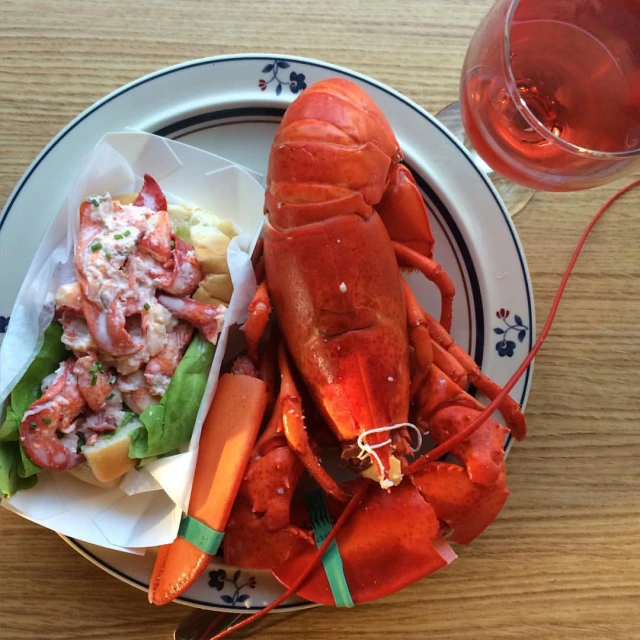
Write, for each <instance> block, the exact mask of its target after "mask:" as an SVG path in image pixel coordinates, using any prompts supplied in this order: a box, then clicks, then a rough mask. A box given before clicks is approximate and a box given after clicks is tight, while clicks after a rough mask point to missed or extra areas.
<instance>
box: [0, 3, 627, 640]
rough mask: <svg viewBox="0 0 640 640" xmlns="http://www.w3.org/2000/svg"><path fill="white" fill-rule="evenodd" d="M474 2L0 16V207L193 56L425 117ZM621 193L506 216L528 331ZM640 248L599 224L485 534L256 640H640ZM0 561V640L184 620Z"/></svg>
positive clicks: (620, 207) (75, 576) (124, 631)
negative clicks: (56, 144)
mask: <svg viewBox="0 0 640 640" xmlns="http://www.w3.org/2000/svg"><path fill="white" fill-rule="evenodd" d="M490 4H491V3H490V1H489V0H475V1H473V2H472V1H470V0H403V1H402V2H401V1H400V0H385V1H382V0H372V1H370V2H344V0H342V1H334V0H325V1H324V2H311V1H309V2H306V1H304V2H303V1H302V0H298V1H297V2H295V3H289V2H283V1H281V0H280V1H274V0H262V1H261V2H257V1H254V2H246V1H245V0H234V2H222V1H218V0H216V1H209V2H205V1H202V2H197V1H194V0H192V1H189V0H171V1H169V0H158V1H154V0H138V2H135V3H134V2H130V1H127V0H110V1H109V2H99V1H91V0H59V1H58V2H56V3H55V6H54V3H50V2H46V1H45V0H41V1H37V0H3V2H2V3H1V6H0V78H1V80H2V86H1V88H0V95H1V96H2V98H1V100H0V114H1V115H2V118H1V123H2V124H1V125H0V149H2V175H1V176H0V201H3V202H4V201H5V200H6V198H7V197H8V195H9V193H10V191H11V190H12V188H13V186H14V185H15V183H16V181H17V180H18V179H19V178H20V176H21V174H22V173H23V171H24V170H25V169H26V167H27V166H28V165H29V163H30V162H31V161H32V159H33V158H34V157H35V156H36V154H37V153H38V152H39V151H40V149H41V148H42V147H43V146H44V145H45V144H46V143H47V142H48V141H49V140H50V138H51V137H52V136H54V135H55V134H56V133H57V132H58V131H59V129H60V128H62V127H63V126H64V125H65V124H66V123H67V122H68V121H69V120H71V119H72V118H73V117H74V116H75V115H77V114H78V113H79V112H80V111H82V110H83V109H85V108H86V107H88V106H89V105H91V104H92V103H93V102H94V101H95V100H97V99H99V98H100V97H102V96H103V95H105V94H106V93H108V92H110V91H112V90H114V89H116V88H118V87H119V86H121V85H122V84H124V83H126V82H129V81H131V80H133V79H135V78H137V77H139V76H141V75H143V74H146V73H149V72H151V71H154V70H156V69H159V68H161V67H164V66H167V65H171V64H174V63H177V62H181V61H184V60H188V59H191V58H198V57H202V56H208V55H215V54H225V53H227V54H228V53H234V52H243V51H270V52H271V51H276V52H282V53H284V54H291V55H293V54H296V55H303V56H309V57H314V58H319V59H323V60H327V61H330V62H334V63H338V64H340V65H343V66H346V67H350V68H352V69H355V70H357V71H360V72H362V73H365V74H368V75H371V76H373V77H375V78H377V79H378V80H381V81H382V82H385V83H387V84H389V85H391V86H392V87H394V88H395V89H397V90H398V91H400V92H402V93H404V94H405V95H407V96H409V97H410V98H412V99H413V100H415V101H416V102H417V103H419V104H421V105H422V106H423V107H424V108H426V109H427V110H429V111H431V112H433V113H435V112H437V111H438V110H439V109H440V108H442V107H443V106H445V105H446V104H448V103H450V102H452V101H453V100H455V99H456V94H457V88H458V79H459V70H460V67H461V64H462V60H463V56H464V53H465V48H466V46H467V43H468V42H469V39H470V37H471V35H472V33H473V30H474V28H475V27H476V25H477V24H478V23H479V21H480V19H481V17H482V15H483V14H484V12H485V11H486V9H487V8H488V7H489V5H490ZM310 42H312V43H313V44H309V43H310ZM629 180H630V179H627V180H626V181H629ZM624 183H625V180H621V181H618V182H616V183H614V184H612V185H610V186H607V187H603V188H600V189H595V190H592V191H587V192H582V193H575V194H544V193H539V194H537V195H536V197H535V199H534V200H533V201H532V203H531V204H530V205H529V206H528V208H527V209H526V212H525V213H524V214H522V215H521V216H519V217H518V218H516V225H517V228H518V232H519V234H520V237H521V239H522V242H523V244H524V248H525V251H526V255H527V259H528V262H529V267H530V270H531V275H532V279H533V284H534V289H535V299H536V311H537V316H538V323H539V326H538V330H539V328H540V326H541V322H542V321H543V320H544V318H545V317H546V314H547V311H548V309H549V306H550V302H551V299H552V296H553V294H554V293H555V290H556V287H557V285H558V282H559V280H560V276H561V272H562V270H563V269H564V267H565V265H566V263H567V261H568V258H569V256H570V253H571V251H572V250H573V248H574V246H575V244H576V241H577V239H578V237H579V235H580V233H581V232H582V230H583V229H584V227H585V225H586V223H587V221H588V220H589V219H590V217H591V215H592V214H593V213H594V212H595V210H596V209H597V207H598V206H599V205H600V204H601V203H603V202H604V201H605V199H606V198H607V197H608V196H609V195H610V194H612V193H614V192H615V191H616V190H617V189H619V188H620V187H621V186H622V185H623V184H624ZM43 195H45V194H43ZM45 200H46V197H45ZM639 240H640V189H638V190H636V191H635V192H633V193H631V194H629V195H628V196H627V197H626V198H625V199H624V200H623V201H620V202H619V203H618V204H616V206H615V207H614V208H613V209H612V210H611V211H610V212H609V213H608V214H607V216H606V217H605V218H604V219H603V221H602V223H601V224H600V225H599V226H598V228H597V230H596V231H595V233H594V234H593V235H592V237H591V239H590V242H589V246H588V247H587V248H586V249H585V251H584V254H583V257H582V258H581V260H580V262H579V263H578V266H577V268H576V271H575V276H574V277H573V280H572V281H571V283H570V284H569V287H568V290H567V295H566V297H565V299H564V301H563V303H562V307H561V310H560V314H559V317H558V319H557V322H556V324H555V326H554V328H553V330H552V333H551V335H550V337H549V338H548V341H547V343H546V345H545V347H544V349H543V351H542V352H541V354H540V355H539V356H538V358H537V361H536V367H535V374H534V377H533V388H532V391H531V396H530V400H529V405H528V407H527V416H528V425H529V436H528V438H527V440H526V441H525V442H523V443H520V444H518V445H517V446H516V447H515V448H514V449H513V451H512V453H511V455H510V457H509V486H510V489H511V492H512V495H511V498H510V499H509V501H508V502H507V505H506V507H505V508H504V510H503V511H502V513H501V514H500V517H499V518H498V520H497V521H496V522H495V523H494V524H493V525H492V526H491V527H490V528H489V530H488V531H487V532H486V533H485V534H484V535H483V536H482V537H481V538H479V539H478V540H476V541H475V542H474V544H473V545H472V546H471V547H469V548H466V549H462V550H461V551H460V558H459V560H458V561H457V562H456V563H454V564H453V565H452V566H451V567H449V568H448V569H447V570H445V571H443V572H441V573H439V574H438V575H435V576H433V577H431V578H429V579H427V580H425V581H423V582H421V583H419V584H414V585H413V586H411V587H409V588H407V589H406V590H404V591H403V592H402V593H398V594H396V595H393V596H390V597H387V598H386V599H384V600H382V601H379V602H376V603H373V604H371V605H364V606H360V607H357V608H356V609H355V610H352V611H344V610H340V611H336V610H329V609H326V608H320V609H316V610H312V611H309V612H305V613H302V614H298V615H292V616H287V617H280V616H278V617H274V616H272V617H271V618H270V619H269V621H268V623H266V624H262V625H261V626H260V627H259V628H258V629H257V630H256V631H254V632H253V634H254V635H255V636H256V637H257V636H259V637H261V638H265V639H267V638H278V639H282V638H300V637H305V638H313V639H317V640H322V639H327V640H328V639H332V640H333V639H335V638H346V637H358V638H360V639H361V640H373V639H374V638H375V639H378V638H385V637H395V638H400V639H403V640H407V639H411V638H416V639H417V638H443V639H444V638H455V639H456V640H461V639H462V638H469V639H474V640H477V639H480V640H483V639H486V640H489V639H494V638H527V639H532V640H541V639H547V638H558V639H569V638H571V639H583V638H584V639H587V638H594V639H596V638H597V639H599V640H600V639H602V638H609V639H614V638H615V639H620V640H622V639H624V640H631V639H633V638H640V499H639V498H638V495H639V494H638V489H639V487H638V480H639V479H640V473H639V472H638V469H639V468H640V467H639V466H638V465H639V462H638V461H639V459H640V429H639V428H638V427H639V425H638V416H639V415H640V394H639V393H638V389H637V377H638V375H639V374H640V367H639V366H638V361H639V360H640V288H639V285H638V281H639V280H638V279H639V278H640V253H639V252H638V242H639ZM0 545H1V551H0V585H1V587H0V593H1V595H0V636H2V637H3V638H7V640H14V639H15V640H18V639H20V638H24V639H27V638H28V639H30V640H32V639H36V638H51V639H54V638H55V639H73V638H75V639H83V640H85V639H87V638H92V639H95V638H103V639H105V640H107V639H108V640H130V639H133V638H154V639H156V638H158V639H159V638H171V637H173V636H172V630H173V628H174V625H175V624H176V622H177V621H178V620H179V619H180V618H181V616H183V615H185V613H187V612H188V609H185V608H183V607H181V606H179V605H171V606H167V607H164V608H153V607H151V606H150V605H148V604H147V602H146V597H145V594H143V593H141V592H139V591H137V590H135V589H133V588H131V587H128V586H126V585H125V584H123V583H121V582H118V581H117V580H115V579H114V578H112V577H110V576H109V575H107V574H106V573H104V572H102V571H101V570H100V569H98V568H97V567H95V566H93V565H91V564H89V563H88V562H87V561H85V560H84V559H83V558H81V557H80V556H79V555H77V554H76V553H75V552H74V551H72V550H71V549H70V548H69V547H68V546H67V545H66V544H65V543H64V542H63V541H62V540H60V539H59V538H58V537H57V536H55V535H54V534H52V533H51V532H50V531H48V530H46V529H43V528H40V527H37V526H35V525H32V524H30V523H29V522H27V521H25V520H22V519H21V518H19V517H17V516H15V515H13V514H11V513H9V512H6V511H4V510H0ZM248 636H249V633H247V635H242V636H241V637H248ZM239 637H240V636H239Z"/></svg>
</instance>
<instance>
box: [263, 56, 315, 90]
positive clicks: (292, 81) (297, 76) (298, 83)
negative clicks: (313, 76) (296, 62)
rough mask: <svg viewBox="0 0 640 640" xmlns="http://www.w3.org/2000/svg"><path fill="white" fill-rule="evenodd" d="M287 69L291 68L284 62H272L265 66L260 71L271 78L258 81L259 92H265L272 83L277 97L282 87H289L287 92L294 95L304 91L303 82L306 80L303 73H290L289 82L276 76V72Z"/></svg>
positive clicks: (304, 84)
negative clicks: (268, 74)
mask: <svg viewBox="0 0 640 640" xmlns="http://www.w3.org/2000/svg"><path fill="white" fill-rule="evenodd" d="M289 67H291V64H290V63H289V62H286V61H285V60H274V61H273V62H270V63H269V64H268V65H265V67H263V69H262V73H270V74H271V77H270V78H268V79H265V78H260V79H259V80H258V86H259V87H260V90H261V91H266V89H267V87H268V86H269V85H270V84H271V83H272V82H275V85H274V86H275V88H276V95H277V96H279V95H280V94H281V93H282V87H289V91H291V93H294V94H295V93H299V92H300V91H302V90H303V89H306V88H307V83H306V82H305V80H306V78H305V75H304V73H296V72H295V71H292V72H291V73H290V74H289V80H285V79H283V78H281V77H280V76H279V75H278V71H280V70H283V69H288V68H289Z"/></svg>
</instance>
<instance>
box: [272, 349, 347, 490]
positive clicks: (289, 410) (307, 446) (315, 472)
mask: <svg viewBox="0 0 640 640" xmlns="http://www.w3.org/2000/svg"><path fill="white" fill-rule="evenodd" d="M278 364H279V366H280V376H281V378H282V379H281V383H280V396H279V398H278V404H279V405H280V407H281V416H282V425H283V428H284V433H285V436H286V438H287V442H288V443H289V445H290V446H291V448H292V449H293V450H294V451H295V453H296V455H297V456H298V458H299V459H300V462H302V464H303V465H304V466H305V467H306V468H307V471H309V473H310V474H311V475H312V476H313V478H314V479H315V480H316V482H317V483H318V484H319V485H320V486H321V487H322V488H323V489H324V491H325V492H326V493H328V494H329V495H331V496H333V497H334V498H336V500H339V501H340V502H347V500H348V499H349V496H348V495H347V494H346V493H345V492H344V491H343V490H342V489H341V488H340V487H339V486H338V483H337V482H336V481H335V480H334V479H333V478H332V477H331V476H330V475H329V474H328V473H327V471H326V470H325V468H324V467H323V466H322V464H321V463H320V461H319V460H318V458H317V456H316V454H315V453H314V451H313V448H312V444H311V440H310V438H309V434H308V433H307V429H306V427H305V424H304V415H303V413H302V400H301V398H300V394H299V392H298V389H297V388H296V383H295V381H294V379H293V376H292V374H291V368H290V367H289V362H288V358H287V352H286V348H285V346H284V342H281V343H280V345H279V347H278Z"/></svg>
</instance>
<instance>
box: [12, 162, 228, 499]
mask: <svg viewBox="0 0 640 640" xmlns="http://www.w3.org/2000/svg"><path fill="white" fill-rule="evenodd" d="M79 213H80V224H79V231H78V239H77V243H76V245H75V252H74V256H73V260H74V263H73V271H74V275H75V280H74V281H73V282H68V283H66V284H63V285H62V286H60V288H59V289H58V291H57V294H56V296H55V315H54V320H53V322H52V323H51V324H50V325H49V327H48V328H47V329H46V331H45V334H44V341H43V344H42V347H41V349H40V351H39V353H38V355H37V356H36V358H35V360H34V361H33V362H32V363H31V365H30V366H29V368H28V369H27V371H26V373H25V374H24V375H23V377H22V379H21V380H20V381H19V382H18V384H17V385H16V386H15V387H14V389H13V390H12V392H11V396H10V403H9V404H8V407H7V414H6V419H5V421H4V423H3V424H2V426H1V427H0V442H4V443H12V444H13V447H12V448H11V450H9V449H8V448H7V447H6V446H5V447H2V452H3V455H2V456H1V457H0V487H1V488H2V492H3V493H4V494H5V495H11V494H12V493H15V492H16V491H18V490H20V489H25V488H29V487H31V486H33V485H34V484H35V482H36V479H37V473H38V472H39V471H40V470H41V469H47V470H50V471H72V473H74V475H77V476H78V477H80V478H81V479H85V480H87V481H89V482H93V483H111V484H112V485H113V484H114V483H116V482H117V481H118V480H119V478H120V477H121V476H122V475H123V474H124V473H126V472H127V471H128V470H129V469H131V468H132V467H134V466H135V465H136V464H138V463H139V462H140V461H143V460H144V459H148V458H156V457H159V456H165V455H168V454H172V453H175V452H177V451H178V449H179V447H181V446H182V445H184V444H185V443H187V442H188V441H189V438H190V436H191V432H192V430H193V427H194V423H195V420H196V415H197V413H198V410H199V408H200V403H201V401H202V397H203V394H204V390H205V386H206V382H207V378H208V374H209V370H210V367H211V363H212V361H213V355H214V351H215V344H216V342H217V339H218V335H219V332H220V329H221V326H222V322H223V320H224V317H225V312H226V309H227V305H228V302H229V300H230V297H231V292H232V286H231V279H230V276H229V272H228V268H227V264H226V248H227V245H228V244H229V241H230V239H231V237H232V236H233V235H235V231H234V229H233V225H232V224H231V222H230V221H222V220H220V219H218V218H216V217H215V216H213V215H211V214H207V213H205V212H203V211H201V210H199V209H195V208H193V207H187V206H183V205H179V206H178V205H171V206H169V205H168V204H167V201H166V198H165V196H164V194H163V192H162V190H161V188H160V186H159V185H158V183H157V182H156V181H155V180H154V179H153V178H152V177H150V176H148V175H145V178H144V185H143V187H142V190H141V191H140V193H139V194H128V195H125V196H117V197H112V196H110V195H109V194H106V195H102V196H95V197H92V198H89V199H88V200H86V201H85V202H83V203H82V205H81V206H80V212H79Z"/></svg>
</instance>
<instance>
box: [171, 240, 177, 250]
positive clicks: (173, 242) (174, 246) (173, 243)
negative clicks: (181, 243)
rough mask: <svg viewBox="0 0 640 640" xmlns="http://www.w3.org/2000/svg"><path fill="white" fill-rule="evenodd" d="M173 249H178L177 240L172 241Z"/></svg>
mask: <svg viewBox="0 0 640 640" xmlns="http://www.w3.org/2000/svg"><path fill="white" fill-rule="evenodd" d="M171 248H172V249H175V248H176V241H175V240H172V241H171Z"/></svg>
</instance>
